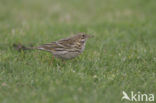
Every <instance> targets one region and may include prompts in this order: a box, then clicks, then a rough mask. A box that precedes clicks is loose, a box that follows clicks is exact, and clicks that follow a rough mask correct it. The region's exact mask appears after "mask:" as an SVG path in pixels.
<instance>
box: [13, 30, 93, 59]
mask: <svg viewBox="0 0 156 103" xmlns="http://www.w3.org/2000/svg"><path fill="white" fill-rule="evenodd" d="M89 37H91V35H88V34H85V33H78V34H76V35H74V36H72V37H69V38H65V39H61V40H58V41H55V42H51V43H47V44H43V45H41V46H38V47H25V46H23V45H21V44H20V45H14V46H15V47H16V49H17V50H21V49H23V50H27V49H38V50H45V51H49V52H51V53H52V54H53V55H54V56H55V57H57V58H61V59H72V58H74V57H76V56H78V55H80V54H81V53H82V52H83V51H84V49H85V44H86V40H87V39H88V38H89Z"/></svg>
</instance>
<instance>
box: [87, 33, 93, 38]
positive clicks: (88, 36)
mask: <svg viewBox="0 0 156 103" xmlns="http://www.w3.org/2000/svg"><path fill="white" fill-rule="evenodd" d="M86 35H87V38H92V37H94V36H93V35H90V34H86Z"/></svg>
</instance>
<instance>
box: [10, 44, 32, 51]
mask: <svg viewBox="0 0 156 103" xmlns="http://www.w3.org/2000/svg"><path fill="white" fill-rule="evenodd" d="M13 47H14V48H15V49H16V50H18V51H22V50H32V49H35V47H26V46H24V45H22V44H13Z"/></svg>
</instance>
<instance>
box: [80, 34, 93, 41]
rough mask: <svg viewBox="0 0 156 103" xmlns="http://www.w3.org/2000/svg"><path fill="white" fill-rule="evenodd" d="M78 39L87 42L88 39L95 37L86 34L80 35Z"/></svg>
mask: <svg viewBox="0 0 156 103" xmlns="http://www.w3.org/2000/svg"><path fill="white" fill-rule="evenodd" d="M78 37H79V38H80V39H84V40H87V39H88V38H91V37H93V36H92V35H90V34H86V33H78Z"/></svg>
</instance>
